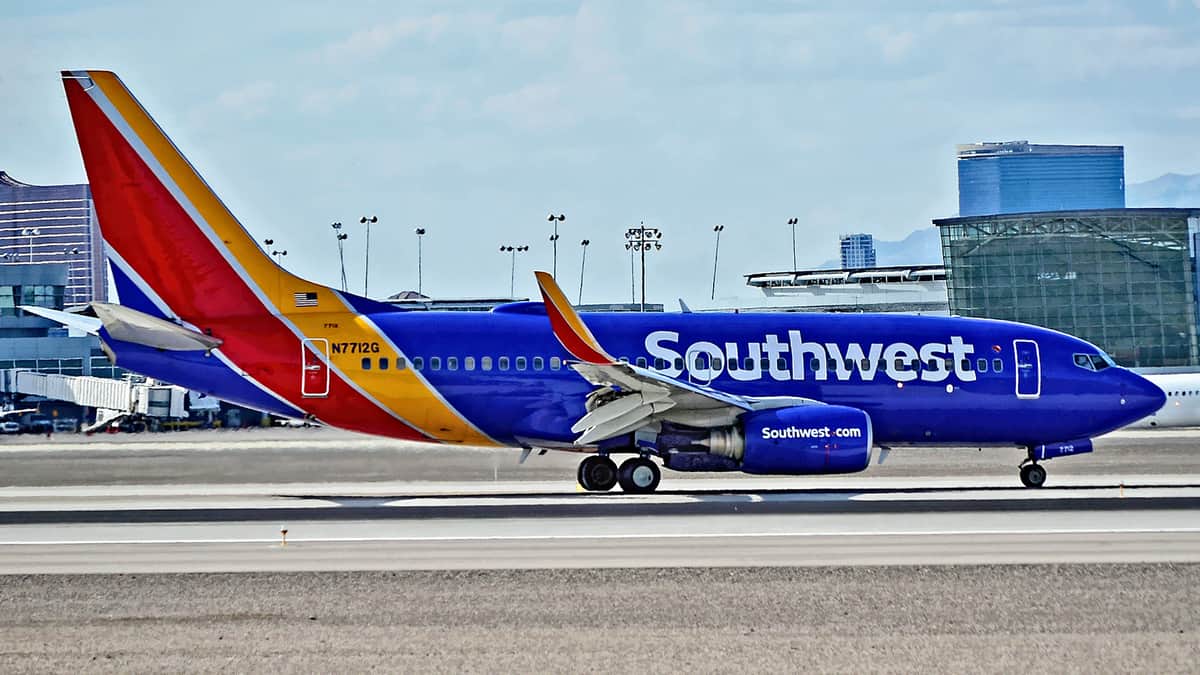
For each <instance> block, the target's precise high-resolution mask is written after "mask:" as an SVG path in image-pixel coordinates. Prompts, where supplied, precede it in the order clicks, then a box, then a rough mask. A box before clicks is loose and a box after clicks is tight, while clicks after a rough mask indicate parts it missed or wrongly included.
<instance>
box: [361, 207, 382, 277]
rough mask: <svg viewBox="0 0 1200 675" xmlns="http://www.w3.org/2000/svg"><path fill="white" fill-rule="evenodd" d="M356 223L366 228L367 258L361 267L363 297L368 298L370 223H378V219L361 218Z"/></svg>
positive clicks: (372, 217) (373, 217)
mask: <svg viewBox="0 0 1200 675" xmlns="http://www.w3.org/2000/svg"><path fill="white" fill-rule="evenodd" d="M358 222H359V223H360V224H362V225H366V226H367V258H366V264H364V265H363V297H368V294H367V290H368V284H369V281H370V278H371V276H370V275H371V223H378V222H379V219H378V218H376V217H375V216H371V217H370V218H368V217H366V216H363V217H362V218H359V219H358Z"/></svg>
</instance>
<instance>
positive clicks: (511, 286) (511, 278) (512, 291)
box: [500, 245, 529, 298]
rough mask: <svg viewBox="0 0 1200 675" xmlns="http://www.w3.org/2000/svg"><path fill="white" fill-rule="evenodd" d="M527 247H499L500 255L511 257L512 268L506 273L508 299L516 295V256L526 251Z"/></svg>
mask: <svg viewBox="0 0 1200 675" xmlns="http://www.w3.org/2000/svg"><path fill="white" fill-rule="evenodd" d="M528 250H529V247H528V246H503V245H502V246H500V252H501V253H509V254H511V255H512V268H511V269H510V270H509V272H508V297H510V298H512V297H514V296H515V295H516V288H517V254H518V253H524V252H525V251H528Z"/></svg>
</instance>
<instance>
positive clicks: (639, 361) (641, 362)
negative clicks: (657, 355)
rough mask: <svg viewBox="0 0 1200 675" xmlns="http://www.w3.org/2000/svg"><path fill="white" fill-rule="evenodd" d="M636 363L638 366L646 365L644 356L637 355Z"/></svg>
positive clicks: (643, 366)
mask: <svg viewBox="0 0 1200 675" xmlns="http://www.w3.org/2000/svg"><path fill="white" fill-rule="evenodd" d="M637 365H638V368H645V367H646V357H644V356H639V357H637Z"/></svg>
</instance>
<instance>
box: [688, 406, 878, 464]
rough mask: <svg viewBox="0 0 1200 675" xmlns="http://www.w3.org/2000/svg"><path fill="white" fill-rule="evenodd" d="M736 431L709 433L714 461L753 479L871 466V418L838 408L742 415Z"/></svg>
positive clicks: (823, 407)
mask: <svg viewBox="0 0 1200 675" xmlns="http://www.w3.org/2000/svg"><path fill="white" fill-rule="evenodd" d="M739 422H740V423H739V424H738V425H737V426H735V427H729V428H725V429H714V430H713V431H711V432H710V433H709V439H708V443H707V445H708V449H709V452H711V453H712V454H714V455H719V456H722V457H728V458H729V459H732V460H735V461H737V462H740V464H741V470H742V471H745V472H746V473H755V474H790V475H800V474H821V473H853V472H856V471H862V470H863V469H865V468H867V465H868V464H870V462H871V442H872V437H871V418H870V416H869V415H867V413H866V412H864V411H862V410H859V409H858V408H850V407H847V406H840V405H812V406H794V407H790V408H776V409H773V410H757V411H754V412H749V413H745V414H743V415H742V416H741V418H740V419H739Z"/></svg>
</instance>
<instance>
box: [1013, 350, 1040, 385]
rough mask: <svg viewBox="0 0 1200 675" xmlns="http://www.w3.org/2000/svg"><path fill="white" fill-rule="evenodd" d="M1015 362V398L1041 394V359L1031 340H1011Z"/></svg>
mask: <svg viewBox="0 0 1200 675" xmlns="http://www.w3.org/2000/svg"><path fill="white" fill-rule="evenodd" d="M1013 352H1014V353H1015V354H1016V362H1017V398H1037V397H1039V396H1041V395H1042V361H1041V355H1040V353H1039V352H1038V344H1037V343H1036V342H1034V341H1033V340H1013Z"/></svg>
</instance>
